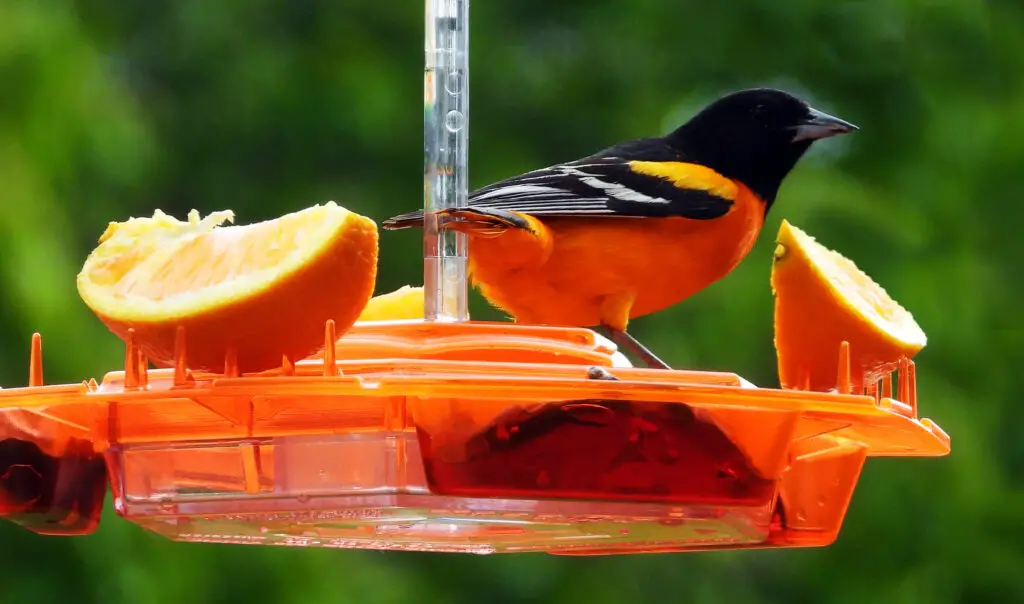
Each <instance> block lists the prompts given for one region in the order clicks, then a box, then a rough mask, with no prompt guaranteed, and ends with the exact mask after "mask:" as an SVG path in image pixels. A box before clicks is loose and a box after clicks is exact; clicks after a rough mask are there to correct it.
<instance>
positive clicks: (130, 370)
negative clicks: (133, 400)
mask: <svg viewBox="0 0 1024 604" xmlns="http://www.w3.org/2000/svg"><path fill="white" fill-rule="evenodd" d="M124 387H125V389H126V390H128V389H132V388H138V387H139V363H138V358H137V357H136V356H135V330H134V329H132V328H128V337H127V338H125V341H124Z"/></svg>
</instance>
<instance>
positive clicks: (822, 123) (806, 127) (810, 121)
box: [793, 108, 857, 143]
mask: <svg viewBox="0 0 1024 604" xmlns="http://www.w3.org/2000/svg"><path fill="white" fill-rule="evenodd" d="M795 129H796V135H795V136H794V137H793V142H794V143H795V142H797V141H807V140H810V141H813V140H817V139H819V138H828V137H830V136H837V135H839V134H847V133H850V132H853V131H854V130H856V129H857V127H856V126H854V125H853V124H851V123H850V122H848V121H846V120H841V119H839V118H838V117H833V116H831V115H829V114H827V113H823V112H821V111H818V110H817V109H814V108H811V109H809V110H808V114H807V117H805V118H804V119H803V120H802V121H801V122H800V123H799V124H798V125H797V126H796V128H795Z"/></svg>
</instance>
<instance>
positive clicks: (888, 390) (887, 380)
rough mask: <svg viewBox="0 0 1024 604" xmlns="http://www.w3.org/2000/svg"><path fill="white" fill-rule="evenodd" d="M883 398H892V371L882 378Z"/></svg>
mask: <svg viewBox="0 0 1024 604" xmlns="http://www.w3.org/2000/svg"><path fill="white" fill-rule="evenodd" d="M882 398H892V372H889V373H887V374H885V376H884V377H883V378H882Z"/></svg>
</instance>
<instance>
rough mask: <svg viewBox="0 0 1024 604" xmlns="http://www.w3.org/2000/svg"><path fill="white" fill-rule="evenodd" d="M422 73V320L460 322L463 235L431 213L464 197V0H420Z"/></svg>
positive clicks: (466, 46) (464, 301)
mask: <svg viewBox="0 0 1024 604" xmlns="http://www.w3.org/2000/svg"><path fill="white" fill-rule="evenodd" d="M426 11H427V14H426V45H425V50H426V52H425V55H426V63H425V70H424V74H423V85H424V89H423V136H424V149H423V160H424V165H423V209H424V218H425V219H424V225H423V226H424V229H423V233H424V234H423V286H424V294H425V295H424V315H425V317H426V319H427V320H428V321H464V320H466V319H468V318H469V310H468V306H467V289H468V287H467V275H466V264H467V255H468V254H467V252H468V244H467V241H466V236H465V235H463V234H461V233H455V232H452V231H447V230H442V229H440V228H439V226H440V224H439V221H440V220H443V218H441V217H439V216H437V215H436V214H435V212H436V211H437V210H441V209H444V208H455V207H463V206H465V205H466V199H467V196H468V179H467V172H468V169H467V168H468V165H467V159H468V158H467V156H468V153H467V151H468V147H469V0H426Z"/></svg>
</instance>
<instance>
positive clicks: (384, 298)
mask: <svg viewBox="0 0 1024 604" xmlns="http://www.w3.org/2000/svg"><path fill="white" fill-rule="evenodd" d="M422 318H423V288H422V287H411V286H409V285H405V286H402V287H400V288H398V289H396V290H395V291H393V292H389V293H386V294H381V295H379V296H374V297H372V298H370V301H369V302H367V303H366V308H364V309H363V313H362V314H361V315H359V320H360V321H398V320H406V319H422Z"/></svg>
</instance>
